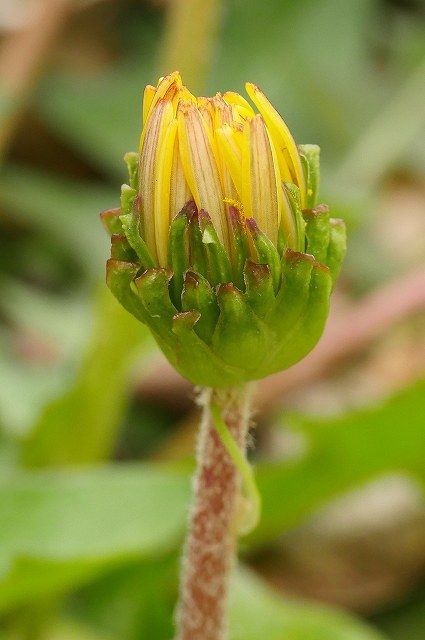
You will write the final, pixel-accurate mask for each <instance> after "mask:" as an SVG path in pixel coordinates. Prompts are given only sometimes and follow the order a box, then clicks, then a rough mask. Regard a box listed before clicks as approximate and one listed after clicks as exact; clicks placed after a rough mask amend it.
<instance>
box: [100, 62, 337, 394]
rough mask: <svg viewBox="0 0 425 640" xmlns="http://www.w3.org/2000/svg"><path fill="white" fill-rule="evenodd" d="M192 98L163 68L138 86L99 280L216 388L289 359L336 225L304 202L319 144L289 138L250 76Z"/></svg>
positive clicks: (199, 380)
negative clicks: (151, 81) (153, 82)
mask: <svg viewBox="0 0 425 640" xmlns="http://www.w3.org/2000/svg"><path fill="white" fill-rule="evenodd" d="M246 90H247V93H248V96H249V98H250V99H251V100H252V103H253V105H254V106H255V108H256V109H258V111H259V113H256V112H255V110H254V107H253V106H251V105H250V104H249V102H248V101H247V100H245V98H243V97H242V96H240V95H239V94H237V93H234V92H228V93H225V94H224V95H220V94H217V95H216V96H214V97H213V98H204V97H201V98H195V97H194V96H193V95H192V94H191V93H190V92H189V91H188V89H187V88H186V87H184V86H183V84H182V81H181V78H180V75H179V74H178V73H177V72H174V73H171V74H170V75H168V76H165V77H164V78H161V79H160V81H159V83H158V85H157V87H156V88H155V87H152V86H148V87H146V89H145V93H144V104H143V130H142V135H141V140H140V148H139V153H138V154H136V153H129V154H127V155H126V157H125V159H126V162H127V165H128V170H129V185H124V186H123V188H122V194H121V208H120V209H112V210H109V211H106V212H103V214H102V219H103V221H104V224H105V226H106V227H107V229H108V231H109V232H110V234H111V236H112V253H111V258H110V259H109V260H108V265H107V281H108V285H109V287H110V288H111V290H112V292H113V294H114V295H115V296H116V297H117V298H118V300H119V301H120V302H121V304H122V305H123V306H124V307H125V308H126V309H128V311H130V312H131V313H132V314H133V315H135V316H136V317H137V318H138V319H139V320H141V321H142V322H144V323H146V324H147V325H148V326H149V327H150V329H151V330H152V333H153V335H154V336H155V338H156V340H157V342H158V344H159V346H160V347H161V349H162V350H163V352H164V353H165V355H166V356H167V358H168V359H169V360H170V362H171V363H172V364H173V365H174V366H175V368H176V369H177V370H178V371H180V373H182V374H183V375H184V376H186V377H187V378H189V379H190V380H191V381H192V382H194V383H195V384H200V385H206V386H212V387H227V386H232V385H235V384H239V383H241V382H244V381H247V380H253V379H258V378H262V377H264V376H267V375H269V374H271V373H274V372H276V371H279V370H281V369H285V368H287V367H289V366H290V365H292V364H294V363H295V362H297V361H298V360H300V359H301V358H303V357H304V356H305V355H306V354H307V353H308V352H309V351H310V350H311V349H312V348H313V347H314V345H315V344H316V342H317V340H318V339H319V337H320V335H321V333H322V330H323V327H324V323H325V321H326V317H327V313H328V306H329V296H330V293H331V290H332V287H333V284H334V282H335V279H336V277H337V275H338V272H339V269H340V266H341V262H342V259H343V256H344V253H345V228H344V224H343V223H342V221H341V220H335V219H332V218H330V216H329V211H328V208H327V207H326V206H325V205H319V206H317V193H318V186H319V149H318V147H316V146H315V145H300V146H297V145H296V144H295V142H294V139H293V137H292V135H291V133H290V131H289V129H288V127H287V126H286V124H285V123H284V121H283V120H282V118H281V117H280V115H279V114H278V112H277V111H276V110H275V109H274V107H273V106H272V105H271V104H270V102H269V101H268V99H267V98H266V96H265V95H264V94H263V93H262V92H261V91H260V89H259V88H258V87H256V86H255V85H253V84H250V83H248V84H247V85H246Z"/></svg>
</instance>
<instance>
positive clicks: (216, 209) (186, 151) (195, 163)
mask: <svg viewBox="0 0 425 640" xmlns="http://www.w3.org/2000/svg"><path fill="white" fill-rule="evenodd" d="M177 119H178V123H179V125H178V136H179V146H180V157H181V161H182V165H183V171H184V174H185V177H186V180H187V183H188V185H189V189H190V191H191V192H192V194H193V197H194V200H195V202H196V206H197V207H198V209H205V211H207V212H208V213H209V215H210V217H211V220H212V222H213V225H214V227H215V229H216V231H217V234H218V237H219V239H220V241H221V242H222V243H223V244H224V246H225V247H226V248H228V237H227V223H226V218H225V208H224V194H223V189H222V186H221V182H220V176H219V171H218V168H217V157H216V154H215V153H214V143H213V140H212V139H211V134H210V133H209V131H208V127H207V125H206V123H205V121H204V119H203V118H202V116H201V114H200V113H199V111H198V109H197V108H196V107H195V105H194V104H193V103H192V102H181V103H180V104H179V107H178V109H177Z"/></svg>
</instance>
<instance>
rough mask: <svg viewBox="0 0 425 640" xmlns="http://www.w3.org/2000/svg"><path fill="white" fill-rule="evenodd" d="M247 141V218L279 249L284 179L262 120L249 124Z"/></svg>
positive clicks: (244, 175) (244, 169)
mask: <svg viewBox="0 0 425 640" xmlns="http://www.w3.org/2000/svg"><path fill="white" fill-rule="evenodd" d="M244 141H245V145H246V147H245V150H244V153H243V155H242V187H241V190H242V192H241V198H242V204H243V207H244V212H245V216H246V217H247V218H251V217H252V218H254V220H256V222H257V223H258V226H259V227H260V229H261V230H262V231H263V232H264V233H265V234H266V235H267V237H268V238H269V240H271V241H272V242H273V244H274V245H275V246H277V235H278V225H279V219H280V211H281V207H282V188H281V179H280V173H279V167H278V166H277V164H276V161H275V159H274V157H273V150H272V145H271V143H270V138H269V135H268V132H267V129H266V125H265V123H264V120H263V118H262V116H260V115H257V116H255V117H254V118H252V119H251V120H248V121H247V123H246V125H245V128H244Z"/></svg>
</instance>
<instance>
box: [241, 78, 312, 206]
mask: <svg viewBox="0 0 425 640" xmlns="http://www.w3.org/2000/svg"><path fill="white" fill-rule="evenodd" d="M245 87H246V91H247V93H248V95H249V97H250V98H251V100H252V101H253V103H254V104H255V106H256V107H257V109H258V110H259V112H260V113H261V115H262V116H263V118H264V120H265V122H266V124H267V127H268V129H269V131H270V135H271V137H272V139H273V142H274V144H275V146H276V148H277V151H278V160H279V168H280V173H281V176H282V180H284V181H285V182H294V183H295V184H297V185H298V187H299V189H300V192H301V206H304V204H305V191H306V184H305V177H304V171H303V167H302V164H301V158H300V155H299V153H298V149H297V145H296V144H295V141H294V139H293V137H292V135H291V132H290V131H289V128H288V127H287V125H286V124H285V122H284V121H283V120H282V118H281V116H280V115H279V113H278V112H277V111H276V109H275V108H274V107H273V105H272V104H271V103H270V101H269V100H268V98H266V96H265V95H264V93H263V92H262V91H261V90H260V89H259V88H258V87H257V86H256V85H255V84H252V83H250V82H247V83H246V85H245ZM288 169H289V174H288Z"/></svg>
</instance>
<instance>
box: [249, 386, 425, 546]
mask: <svg viewBox="0 0 425 640" xmlns="http://www.w3.org/2000/svg"><path fill="white" fill-rule="evenodd" d="M424 414H425V380H423V381H421V382H419V383H417V384H415V385H414V386H413V387H412V388H409V389H407V390H405V391H403V392H402V393H399V394H397V395H395V396H394V397H392V398H390V399H388V400H386V401H384V402H382V403H381V404H380V405H379V406H376V407H372V408H367V409H362V410H361V411H355V412H352V413H349V414H347V415H345V416H342V417H339V418H333V419H328V420H321V421H319V420H313V419H307V418H302V417H300V416H298V417H295V416H294V417H293V419H292V422H293V424H294V426H298V429H299V430H300V432H301V434H304V436H305V437H306V438H307V442H306V450H307V453H306V454H305V455H304V456H302V457H301V458H300V459H297V460H295V461H292V462H285V463H276V464H270V463H268V464H267V463H262V464H259V465H258V467H257V482H258V487H259V490H260V493H261V495H262V499H263V511H262V518H261V521H260V523H259V526H258V527H257V529H256V530H255V531H253V532H252V534H250V536H249V540H250V542H255V543H259V542H261V541H264V540H268V539H271V538H273V537H276V536H278V535H279V534H280V533H281V532H282V531H284V530H287V529H289V528H291V527H294V526H296V525H297V524H299V523H300V522H302V521H303V520H304V519H305V518H306V517H308V516H309V515H310V514H311V513H313V512H314V510H316V509H318V508H319V507H320V506H321V505H323V504H325V503H326V502H327V501H329V500H331V499H333V498H335V497H337V496H338V495H341V494H342V493H344V492H345V491H348V490H350V489H353V488H354V487H356V486H358V485H359V484H361V483H365V482H367V481H368V480H370V479H372V478H375V477H377V476H379V475H381V474H384V473H387V472H392V471H397V472H400V471H404V472H406V473H410V474H413V475H414V476H415V477H416V478H418V479H419V480H421V481H425V468H424V464H423V451H424V450H425V429H424V423H423V416H424Z"/></svg>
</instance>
